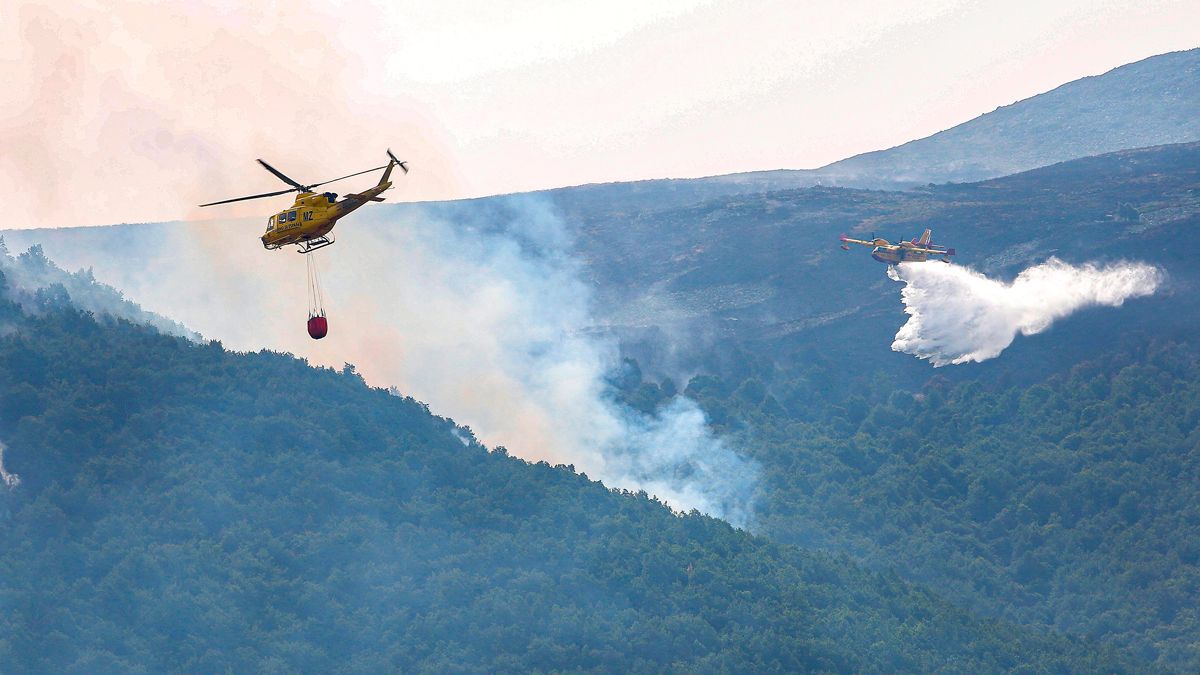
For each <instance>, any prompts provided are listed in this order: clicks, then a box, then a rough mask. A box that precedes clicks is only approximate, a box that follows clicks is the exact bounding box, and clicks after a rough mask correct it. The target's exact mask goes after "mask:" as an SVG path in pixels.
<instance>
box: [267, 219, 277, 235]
mask: <svg viewBox="0 0 1200 675" xmlns="http://www.w3.org/2000/svg"><path fill="white" fill-rule="evenodd" d="M273 229H275V216H271V217H270V218H267V232H270V231H271V230H273Z"/></svg>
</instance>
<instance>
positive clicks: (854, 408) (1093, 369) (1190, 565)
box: [626, 342, 1200, 672]
mask: <svg viewBox="0 0 1200 675" xmlns="http://www.w3.org/2000/svg"><path fill="white" fill-rule="evenodd" d="M836 368H837V364H834V363H829V362H817V363H814V364H811V365H809V366H807V367H797V368H794V369H788V370H781V369H777V368H774V367H769V368H765V369H762V370H759V371H757V372H753V371H747V373H745V375H747V376H746V379H744V380H741V381H736V380H734V381H730V380H727V379H722V378H717V377H711V376H703V377H697V378H695V379H693V380H692V382H691V383H690V385H689V386H688V388H687V393H688V395H689V396H692V397H694V398H696V399H697V400H698V401H700V402H701V405H702V406H703V407H704V408H705V410H706V411H707V412H708V414H709V416H710V418H711V419H713V420H715V421H716V423H717V424H718V425H719V427H720V428H721V429H722V430H723V431H725V432H726V433H728V434H731V435H732V436H733V437H735V438H740V439H741V441H740V443H739V446H740V447H744V448H746V449H747V450H748V451H749V452H750V453H751V454H752V455H753V457H754V458H755V459H757V460H758V461H759V462H760V463H761V465H762V466H763V471H764V479H763V480H764V486H763V490H762V494H763V500H762V502H761V504H760V507H761V510H760V520H759V523H758V530H759V531H760V532H762V533H764V534H766V535H767V536H769V537H771V538H772V539H774V540H776V541H783V542H790V543H796V544H800V545H803V546H805V547H811V548H818V549H823V550H829V551H835V552H843V553H847V554H850V555H852V556H853V557H855V558H856V559H858V560H861V561H863V562H865V563H866V564H867V565H868V566H870V567H874V568H876V569H885V570H896V571H897V572H898V573H899V574H900V575H901V576H903V577H904V578H907V579H911V580H917V581H920V582H924V583H928V584H930V585H931V586H932V587H934V588H938V589H940V590H941V591H942V592H945V593H946V594H947V595H948V596H949V597H951V598H954V599H955V600H956V601H957V602H959V603H960V604H962V605H963V606H967V607H971V608H974V609H977V610H981V611H983V612H985V613H987V614H990V615H994V616H1001V617H1005V618H1008V619H1010V620H1013V621H1016V622H1019V623H1021V624H1026V625H1039V624H1041V625H1045V626H1046V627H1047V628H1052V629H1054V630H1060V631H1065V632H1068V633H1071V634H1075V635H1079V636H1086V637H1088V638H1092V639H1098V640H1104V641H1109V642H1111V643H1113V644H1116V645H1121V646H1124V647H1127V648H1130V649H1132V650H1133V651H1134V653H1136V654H1137V655H1138V656H1139V657H1141V658H1143V659H1145V660H1147V661H1153V662H1156V663H1157V664H1158V665H1159V666H1161V667H1164V668H1168V669H1175V670H1182V671H1187V672H1195V671H1196V670H1197V669H1200V649H1197V646H1196V645H1197V644H1200V614H1198V613H1197V607H1198V605H1197V603H1196V598H1197V597H1200V354H1197V352H1196V350H1195V347H1194V346H1192V345H1181V344H1172V343H1155V342H1149V343H1145V344H1141V345H1138V346H1136V347H1135V346H1130V347H1127V348H1123V349H1110V350H1108V351H1106V352H1105V353H1103V354H1093V355H1092V356H1091V358H1086V359H1084V360H1083V362H1082V363H1080V364H1078V365H1076V366H1075V367H1073V368H1072V369H1071V370H1070V371H1069V372H1067V373H1064V374H1061V375H1056V376H1053V377H1049V378H1047V379H1044V380H1043V381H1041V382H1038V383H1036V384H1033V385H1016V386H1014V385H1005V384H1004V383H1001V382H995V381H988V380H975V379H970V380H966V381H963V382H960V383H958V384H955V383H954V382H952V381H950V380H948V379H946V378H944V377H941V376H939V375H932V376H931V377H930V378H929V379H928V380H927V382H926V383H925V384H924V386H922V387H920V388H919V389H916V390H912V391H905V390H893V389H892V388H891V387H886V386H870V385H857V386H855V387H854V388H852V389H851V390H850V393H849V394H848V395H843V394H840V393H832V392H837V391H838V389H837V388H831V387H829V386H827V384H826V383H827V382H829V381H831V380H833V379H834V378H836V375H835V373H836ZM626 395H627V396H628V397H629V398H630V400H631V401H634V402H635V403H636V404H637V405H640V406H642V407H643V408H651V409H652V408H653V407H654V406H655V405H656V403H657V400H658V399H659V398H660V397H661V396H662V395H663V393H662V391H661V390H660V389H659V388H658V387H657V386H656V385H653V384H646V383H643V384H641V385H640V386H639V387H637V388H633V387H631V388H629V390H628V391H627V394H626Z"/></svg>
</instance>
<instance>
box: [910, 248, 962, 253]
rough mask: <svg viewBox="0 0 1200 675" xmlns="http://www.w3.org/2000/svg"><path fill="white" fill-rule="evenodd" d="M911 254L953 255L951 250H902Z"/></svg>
mask: <svg viewBox="0 0 1200 675" xmlns="http://www.w3.org/2000/svg"><path fill="white" fill-rule="evenodd" d="M904 250H906V251H910V252H912V253H925V254H927V255H954V249H952V248H941V247H939V248H907V249H904Z"/></svg>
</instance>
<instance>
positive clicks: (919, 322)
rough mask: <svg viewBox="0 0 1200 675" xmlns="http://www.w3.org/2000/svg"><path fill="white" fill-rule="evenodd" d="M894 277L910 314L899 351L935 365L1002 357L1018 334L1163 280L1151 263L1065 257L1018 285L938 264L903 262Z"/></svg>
mask: <svg viewBox="0 0 1200 675" xmlns="http://www.w3.org/2000/svg"><path fill="white" fill-rule="evenodd" d="M888 276H889V277H891V278H892V279H893V280H895V281H901V282H904V284H905V285H904V288H903V290H901V291H900V298H901V300H902V301H903V302H904V311H905V313H907V314H908V315H909V319H908V322H907V323H905V324H904V325H903V326H901V327H900V330H899V332H897V333H896V339H895V341H894V342H892V350H894V351H898V352H903V353H906V354H912V355H913V356H916V357H918V358H922V359H928V360H929V361H930V362H932V363H933V365H934V366H935V367H937V366H945V365H950V364H961V363H969V362H971V361H976V362H979V361H986V360H988V359H991V358H995V357H997V356H999V355H1000V352H1002V351H1004V350H1005V349H1006V348H1007V347H1008V346H1009V345H1010V344H1012V341H1013V339H1015V338H1016V336H1017V333H1020V334H1021V335H1026V336H1028V335H1036V334H1037V333H1040V332H1042V331H1044V330H1046V329H1047V328H1049V327H1050V325H1051V324H1053V323H1054V322H1055V321H1057V320H1058V319H1061V318H1063V317H1066V316H1068V315H1070V314H1072V313H1073V312H1075V311H1076V310H1079V309H1082V308H1084V307H1091V306H1098V305H1103V306H1109V307H1120V306H1121V305H1122V304H1123V303H1124V302H1125V300H1127V299H1129V298H1136V297H1141V296H1146V295H1150V294H1152V293H1154V292H1155V290H1157V289H1158V287H1159V285H1161V283H1162V281H1163V273H1162V272H1161V271H1160V270H1159V269H1158V268H1156V267H1154V266H1152V265H1147V264H1144V263H1131V262H1119V263H1114V264H1111V265H1106V266H1103V267H1101V266H1097V265H1092V264H1086V265H1079V266H1076V265H1070V264H1068V263H1065V262H1063V261H1061V260H1058V259H1057V258H1051V259H1049V260H1047V261H1046V262H1044V263H1042V264H1040V265H1035V266H1034V267H1030V268H1028V269H1026V270H1024V271H1023V272H1021V273H1020V274H1018V275H1017V278H1016V279H1014V280H1013V281H1012V282H1011V283H1005V282H1003V281H996V280H994V279H989V278H987V277H986V276H984V275H983V274H980V273H979V272H975V271H973V270H971V269H968V268H966V267H959V266H957V265H936V264H932V263H901V264H900V265H898V266H896V267H889V268H888Z"/></svg>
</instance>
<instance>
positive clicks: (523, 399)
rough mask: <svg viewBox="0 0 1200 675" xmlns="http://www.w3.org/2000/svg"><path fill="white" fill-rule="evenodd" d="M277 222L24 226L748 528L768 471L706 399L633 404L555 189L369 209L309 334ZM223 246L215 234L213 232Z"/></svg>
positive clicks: (435, 404) (211, 323)
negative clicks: (318, 331)
mask: <svg viewBox="0 0 1200 675" xmlns="http://www.w3.org/2000/svg"><path fill="white" fill-rule="evenodd" d="M261 227H262V223H261V221H259V220H258V219H255V221H253V222H246V221H227V222H215V223H205V224H203V225H195V226H193V225H190V224H168V225H144V226H134V227H127V228H76V229H70V230H45V231H23V232H20V233H17V232H10V233H8V236H9V238H10V239H12V240H14V243H24V244H25V245H29V244H32V243H34V242H40V243H42V245H43V246H44V249H45V251H46V254H47V255H48V256H49V257H50V258H52V259H54V260H56V261H58V262H59V264H61V265H64V266H68V267H84V268H91V269H92V271H93V273H94V275H95V277H96V279H98V280H100V281H102V282H106V283H109V284H111V285H113V286H115V287H117V288H120V289H122V290H123V291H124V292H125V293H127V294H128V295H129V296H130V297H132V298H136V299H137V300H138V302H139V303H140V304H141V306H142V307H144V308H145V309H146V310H149V311H152V312H157V313H159V314H162V315H164V316H169V317H171V318H172V319H175V320H177V321H180V322H181V323H183V324H184V325H186V326H187V327H188V328H190V329H192V330H195V331H198V332H199V333H200V334H202V335H203V336H205V337H207V338H212V339H219V340H221V341H222V343H223V344H224V345H225V346H226V347H227V348H231V349H238V350H257V349H261V348H264V347H266V348H270V349H275V350H281V351H289V352H292V353H294V354H296V355H297V356H301V357H304V358H306V359H308V360H309V361H310V362H312V363H314V364H321V365H328V366H332V367H335V368H341V366H342V365H343V364H344V363H346V362H349V363H353V364H355V366H356V368H357V370H358V372H359V373H360V374H362V375H363V377H364V378H365V379H366V380H367V381H368V382H369V383H371V384H373V385H377V386H387V387H390V386H394V387H396V388H397V389H398V390H399V391H402V392H404V393H405V394H408V395H411V396H413V397H415V398H417V399H419V400H422V401H424V402H426V403H428V404H429V405H430V408H431V409H432V410H434V411H435V412H437V413H438V414H441V415H446V416H449V417H452V418H453V419H455V420H456V421H457V422H458V423H459V424H464V425H468V426H469V427H470V429H471V431H472V433H474V434H475V435H476V436H477V437H478V439H479V440H480V441H481V442H483V443H485V444H487V445H489V446H497V445H503V446H505V447H506V448H508V449H509V451H510V452H512V454H514V455H517V456H520V457H522V458H525V459H529V460H546V461H549V462H551V463H563V464H573V465H574V466H575V467H576V469H577V470H579V471H583V472H585V473H587V474H588V475H589V476H590V477H592V478H598V479H601V480H603V481H604V482H605V483H606V484H608V485H610V486H613V487H621V488H626V489H632V490H638V489H644V490H646V491H647V492H648V493H650V494H653V495H657V496H658V497H659V498H661V499H663V500H665V501H667V502H668V503H669V504H670V505H672V506H673V507H674V508H677V509H692V508H695V509H698V510H700V511H702V512H706V513H709V514H711V515H714V516H718V517H723V518H726V519H727V520H730V521H731V522H733V523H735V524H738V525H745V524H748V522H749V519H750V514H751V510H752V509H751V499H752V495H753V492H754V489H755V486H756V477H757V470H756V467H755V465H754V464H753V462H751V461H749V460H746V459H743V458H741V457H740V456H739V455H738V454H737V453H736V452H735V451H734V450H733V449H732V448H731V447H729V445H728V443H727V442H726V441H725V440H723V439H721V438H718V437H715V436H713V435H712V433H711V432H710V431H709V429H708V427H707V425H706V423H705V419H704V415H703V413H702V412H701V411H700V409H699V408H698V407H697V406H696V404H695V403H694V402H692V401H690V400H687V399H685V398H677V399H674V400H673V401H670V402H669V403H668V404H667V405H665V406H663V408H662V409H661V410H659V411H657V413H656V414H653V415H644V414H642V413H639V412H637V411H634V410H631V409H629V408H628V407H626V406H623V405H621V404H620V403H619V402H617V400H616V398H615V397H614V396H613V392H612V391H611V388H610V385H609V376H610V374H611V373H613V372H615V369H617V368H619V367H620V355H619V352H618V345H617V343H616V340H615V338H613V337H611V336H609V335H606V334H604V333H600V332H598V331H597V330H596V329H595V320H594V317H593V314H592V297H593V293H592V286H591V285H590V284H589V283H587V282H586V281H585V275H584V272H583V268H582V263H581V262H580V261H579V260H578V259H577V258H576V257H574V256H573V255H572V253H571V251H572V249H573V242H572V239H571V234H570V232H569V231H568V229H567V228H566V227H565V226H564V224H563V222H562V221H561V219H560V218H559V217H558V215H557V214H556V213H555V212H554V211H553V209H552V208H551V207H550V205H549V202H548V200H545V199H542V198H538V197H528V196H516V197H509V198H504V199H497V200H482V201H470V202H461V203H449V204H430V205H406V206H403V207H398V208H397V207H386V206H380V207H373V208H366V209H363V210H362V211H359V212H357V213H355V214H354V216H353V217H352V218H351V219H348V220H347V221H346V222H345V223H344V224H340V225H339V226H338V230H337V234H338V235H339V237H338V242H337V244H336V245H335V246H332V247H330V248H328V249H324V250H321V251H319V252H317V253H316V254H314V255H315V256H316V257H317V261H318V263H319V264H320V266H321V268H322V269H321V277H322V278H323V280H324V281H325V285H326V287H325V300H326V310H327V312H328V316H329V321H330V332H329V336H328V337H326V338H325V339H323V340H320V341H319V342H315V341H313V340H310V339H309V338H308V335H307V334H306V333H305V331H304V319H305V318H306V316H307V308H306V297H305V287H304V278H305V264H304V259H303V257H302V256H298V255H296V254H295V253H294V252H292V251H290V250H289V251H278V252H266V251H263V249H262V245H261V244H260V243H259V242H258V239H257V235H258V232H260V231H261ZM202 239H203V240H205V241H209V242H212V245H211V246H197V245H196V242H197V241H200V240H202Z"/></svg>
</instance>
